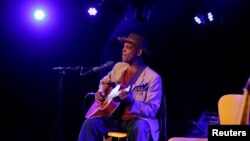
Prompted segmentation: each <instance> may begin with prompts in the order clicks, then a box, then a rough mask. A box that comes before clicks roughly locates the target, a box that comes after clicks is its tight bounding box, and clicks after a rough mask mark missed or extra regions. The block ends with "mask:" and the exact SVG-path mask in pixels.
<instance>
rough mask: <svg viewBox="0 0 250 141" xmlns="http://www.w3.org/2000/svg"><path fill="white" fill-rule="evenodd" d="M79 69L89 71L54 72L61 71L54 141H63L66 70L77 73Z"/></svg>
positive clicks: (56, 68)
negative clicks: (63, 98) (63, 96)
mask: <svg viewBox="0 0 250 141" xmlns="http://www.w3.org/2000/svg"><path fill="white" fill-rule="evenodd" d="M78 69H81V71H82V70H83V69H89V68H88V67H87V68H84V67H79V66H78V67H54V68H53V70H59V80H58V95H57V105H56V106H57V107H56V115H55V124H54V129H53V135H52V141H62V103H63V102H62V95H63V89H64V76H65V74H66V70H73V71H77V70H78Z"/></svg>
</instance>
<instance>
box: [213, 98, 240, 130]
mask: <svg viewBox="0 0 250 141" xmlns="http://www.w3.org/2000/svg"><path fill="white" fill-rule="evenodd" d="M242 97H243V96H242V94H225V95H223V96H221V98H220V99H219V102H218V113H219V119H220V124H221V125H228V124H237V122H238V118H239V113H240V108H241V103H242Z"/></svg>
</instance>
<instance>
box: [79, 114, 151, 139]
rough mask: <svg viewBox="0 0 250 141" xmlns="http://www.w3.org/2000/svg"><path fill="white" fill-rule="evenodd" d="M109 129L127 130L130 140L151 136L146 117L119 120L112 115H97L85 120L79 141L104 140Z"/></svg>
mask: <svg viewBox="0 0 250 141" xmlns="http://www.w3.org/2000/svg"><path fill="white" fill-rule="evenodd" d="M109 131H122V132H126V133H127V134H128V140H129V141H148V140H149V139H150V137H151V135H150V126H149V124H148V122H147V121H146V120H144V119H141V118H136V119H132V120H120V121H119V120H116V119H114V118H112V117H95V118H89V119H86V120H85V121H84V123H83V125H82V128H81V130H80V133H79V137H78V141H102V140H103V137H105V136H106V135H107V133H108V132H109Z"/></svg>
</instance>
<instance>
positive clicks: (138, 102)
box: [99, 62, 162, 141]
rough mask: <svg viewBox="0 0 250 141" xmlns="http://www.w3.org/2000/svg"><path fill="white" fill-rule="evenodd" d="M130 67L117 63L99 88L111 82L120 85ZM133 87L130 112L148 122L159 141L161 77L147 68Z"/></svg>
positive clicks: (156, 140) (155, 138)
mask: <svg viewBox="0 0 250 141" xmlns="http://www.w3.org/2000/svg"><path fill="white" fill-rule="evenodd" d="M128 66H129V65H128V64H127V63H124V62H118V63H116V64H115V65H114V67H113V69H112V70H111V71H110V72H109V73H108V74H107V75H106V76H104V78H103V79H102V80H101V81H100V85H99V88H102V87H105V86H104V85H105V84H106V83H110V82H114V83H116V84H119V83H120V82H121V79H122V76H123V74H124V72H125V70H126V69H127V68H128ZM131 85H132V86H131V87H132V95H133V98H134V99H135V102H134V104H133V105H132V106H131V108H130V111H129V112H130V113H132V114H135V115H137V116H138V117H140V118H143V119H145V120H147V121H148V123H149V125H150V127H151V134H152V137H153V140H154V141H158V139H159V133H160V131H159V123H158V120H157V118H156V114H157V111H158V109H159V107H160V104H161V97H162V79H161V76H160V75H158V74H157V73H156V72H155V71H154V70H152V69H151V68H150V67H149V66H147V67H146V68H145V69H144V70H143V71H142V73H141V74H140V75H139V77H138V78H137V80H136V81H135V83H134V84H131Z"/></svg>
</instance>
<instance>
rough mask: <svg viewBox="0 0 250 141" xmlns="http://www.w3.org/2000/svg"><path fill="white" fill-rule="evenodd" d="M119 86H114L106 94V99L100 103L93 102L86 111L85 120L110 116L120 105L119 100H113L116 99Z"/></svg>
mask: <svg viewBox="0 0 250 141" xmlns="http://www.w3.org/2000/svg"><path fill="white" fill-rule="evenodd" d="M119 89H120V85H118V86H116V87H115V88H114V89H112V91H111V92H110V93H109V94H108V96H107V99H106V100H105V101H104V102H102V103H100V102H97V101H95V102H94V103H93V104H92V105H91V106H90V108H89V110H88V111H87V113H86V115H85V118H92V117H99V116H111V115H112V114H113V113H114V111H115V110H116V109H117V107H118V106H119V105H120V101H119V100H115V98H116V97H118V95H119V93H120V91H119Z"/></svg>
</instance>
